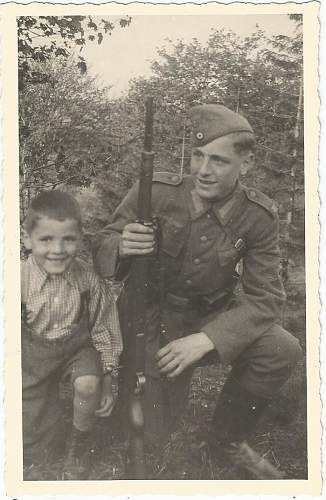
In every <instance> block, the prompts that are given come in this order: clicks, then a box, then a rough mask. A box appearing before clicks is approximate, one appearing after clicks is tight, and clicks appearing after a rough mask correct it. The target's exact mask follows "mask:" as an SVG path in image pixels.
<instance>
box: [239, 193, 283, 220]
mask: <svg viewBox="0 0 326 500" xmlns="http://www.w3.org/2000/svg"><path fill="white" fill-rule="evenodd" d="M244 192H245V193H246V195H247V198H248V199H249V200H250V201H252V202H253V203H256V204H257V205H260V206H261V207H263V208H264V209H265V210H267V212H269V213H270V214H271V215H272V216H273V217H275V216H276V214H277V205H276V203H275V201H274V200H271V199H270V198H268V196H266V195H265V194H264V193H262V192H261V191H259V190H258V189H254V188H247V187H246V188H245V189H244Z"/></svg>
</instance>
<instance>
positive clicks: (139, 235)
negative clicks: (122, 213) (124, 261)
mask: <svg viewBox="0 0 326 500" xmlns="http://www.w3.org/2000/svg"><path fill="white" fill-rule="evenodd" d="M154 248H155V230H154V229H153V227H150V226H144V225H143V224H140V223H139V222H131V223H130V224H127V225H126V226H125V227H124V229H123V232H122V238H121V241H120V245H119V255H120V257H129V256H130V255H147V254H150V253H152V252H153V251H154Z"/></svg>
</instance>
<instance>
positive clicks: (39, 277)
mask: <svg viewBox="0 0 326 500" xmlns="http://www.w3.org/2000/svg"><path fill="white" fill-rule="evenodd" d="M29 262H30V266H31V271H32V273H33V282H34V286H35V288H36V289H37V291H38V292H40V291H41V290H42V288H43V286H44V284H45V282H46V281H47V280H48V279H49V278H50V276H49V275H48V274H47V273H46V271H44V269H42V268H41V267H40V266H39V265H38V263H37V262H36V260H35V258H34V257H33V255H32V256H31V257H30V259H29ZM75 267H76V266H75V261H73V262H72V263H71V265H70V266H69V268H68V269H67V270H66V271H65V272H64V273H63V274H60V278H63V279H65V280H66V281H67V282H68V283H69V284H70V285H72V284H73V283H74V282H75V280H76V277H75Z"/></svg>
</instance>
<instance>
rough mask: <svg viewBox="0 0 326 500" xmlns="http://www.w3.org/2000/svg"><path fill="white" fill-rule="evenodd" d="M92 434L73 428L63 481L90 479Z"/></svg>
mask: <svg viewBox="0 0 326 500" xmlns="http://www.w3.org/2000/svg"><path fill="white" fill-rule="evenodd" d="M90 437H91V432H89V431H80V430H78V429H76V427H73V428H72V432H71V436H70V439H69V440H68V444H67V448H66V454H65V457H64V461H63V470H62V479H63V480H64V481H78V480H81V479H88V475H89V469H90V459H91V440H90Z"/></svg>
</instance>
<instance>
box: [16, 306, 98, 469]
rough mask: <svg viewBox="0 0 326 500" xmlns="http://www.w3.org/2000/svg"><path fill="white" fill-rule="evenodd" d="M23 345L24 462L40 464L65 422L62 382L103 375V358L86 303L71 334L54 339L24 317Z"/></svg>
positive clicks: (50, 449)
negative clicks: (95, 342)
mask: <svg viewBox="0 0 326 500" xmlns="http://www.w3.org/2000/svg"><path fill="white" fill-rule="evenodd" d="M83 302H86V299H85V300H84V299H83ZM21 345H22V351H21V352H22V385H23V386H22V389H23V390H22V420H23V449H24V460H25V461H35V460H36V461H40V460H42V459H43V458H45V457H46V456H48V455H49V453H51V451H52V443H53V442H54V440H55V438H56V436H57V433H58V431H59V427H60V424H61V423H62V422H61V421H62V416H63V409H62V406H61V401H60V394H59V388H60V385H59V384H60V381H61V380H62V379H67V378H68V377H69V378H70V381H71V382H73V381H74V380H75V379H76V378H77V377H78V376H80V375H97V376H100V375H101V373H102V371H101V362H100V355H99V353H98V352H97V351H96V350H95V349H94V348H93V347H92V345H91V343H90V334H89V329H88V314H87V308H86V306H85V304H84V305H83V307H82V314H81V317H80V319H79V321H78V322H77V323H76V324H74V325H72V329H71V335H69V336H67V337H65V338H59V339H54V340H47V339H44V338H42V337H40V336H37V335H35V334H34V333H33V331H31V329H30V328H29V327H28V326H27V324H26V321H25V319H24V314H23V315H22V332H21Z"/></svg>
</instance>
